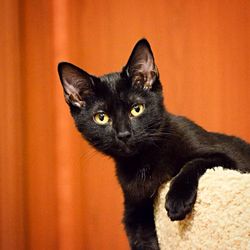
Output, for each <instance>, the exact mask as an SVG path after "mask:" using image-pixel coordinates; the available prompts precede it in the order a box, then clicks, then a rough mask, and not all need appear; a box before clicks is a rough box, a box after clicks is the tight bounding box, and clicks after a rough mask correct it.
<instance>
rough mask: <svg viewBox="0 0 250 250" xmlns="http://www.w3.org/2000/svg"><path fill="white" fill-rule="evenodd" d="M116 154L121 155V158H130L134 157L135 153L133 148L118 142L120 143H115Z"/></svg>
mask: <svg viewBox="0 0 250 250" xmlns="http://www.w3.org/2000/svg"><path fill="white" fill-rule="evenodd" d="M116 152H117V154H119V155H122V156H130V155H134V154H135V153H136V150H135V149H134V147H133V146H131V145H128V144H127V143H124V142H122V141H120V142H117V147H116Z"/></svg>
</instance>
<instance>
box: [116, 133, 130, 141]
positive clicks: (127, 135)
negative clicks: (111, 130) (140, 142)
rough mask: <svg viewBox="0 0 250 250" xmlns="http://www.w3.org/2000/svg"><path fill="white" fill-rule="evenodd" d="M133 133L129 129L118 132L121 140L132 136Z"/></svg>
mask: <svg viewBox="0 0 250 250" xmlns="http://www.w3.org/2000/svg"><path fill="white" fill-rule="evenodd" d="M130 136H131V133H130V132H129V131H122V132H119V133H118V134H117V138H118V139H119V140H121V141H126V140H128V139H129V138H130Z"/></svg>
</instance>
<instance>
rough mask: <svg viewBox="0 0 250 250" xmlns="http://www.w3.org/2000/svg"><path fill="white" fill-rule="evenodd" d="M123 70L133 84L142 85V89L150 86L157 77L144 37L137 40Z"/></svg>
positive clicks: (150, 51)
mask: <svg viewBox="0 0 250 250" xmlns="http://www.w3.org/2000/svg"><path fill="white" fill-rule="evenodd" d="M124 70H125V73H126V75H127V76H128V77H129V78H130V79H131V80H132V84H133V86H142V87H143V88H144V89H151V88H152V85H153V83H154V81H155V80H156V79H157V78H158V70H157V67H156V65H155V62H154V56H153V53H152V50H151V47H150V45H149V43H148V41H147V40H146V39H141V40H139V41H138V42H137V44H136V45H135V47H134V49H133V51H132V53H131V55H130V57H129V60H128V63H127V65H126V66H125V67H124Z"/></svg>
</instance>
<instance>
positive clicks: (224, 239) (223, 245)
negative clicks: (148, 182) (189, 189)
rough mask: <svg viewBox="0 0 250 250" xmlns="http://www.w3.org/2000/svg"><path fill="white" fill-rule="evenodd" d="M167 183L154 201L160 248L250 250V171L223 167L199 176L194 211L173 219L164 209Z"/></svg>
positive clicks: (176, 249) (173, 249)
mask: <svg viewBox="0 0 250 250" xmlns="http://www.w3.org/2000/svg"><path fill="white" fill-rule="evenodd" d="M168 188H169V183H166V184H165V185H163V186H162V187H161V189H160V190H159V195H158V199H157V200H156V203H155V223H156V230H157V236H158V240H159V244H160V248H161V250H168V249H171V250H179V249H181V250H182V249H183V250H188V249H195V250H196V249H202V250H206V249H208V250H213V249H222V250H224V249H225V250H227V249H236V250H239V249H242V250H250V174H241V173H239V172H237V171H233V170H223V169H222V168H221V167H217V168H215V169H211V170H208V171H207V172H206V173H205V174H204V175H203V176H202V177H201V179H200V182H199V189H198V195H197V200H196V203H195V206H194V209H193V211H192V212H191V214H189V215H188V216H187V217H186V218H185V220H183V221H174V222H172V221H171V220H170V219H169V218H168V216H167V212H166V210H165V196H166V193H167V191H168Z"/></svg>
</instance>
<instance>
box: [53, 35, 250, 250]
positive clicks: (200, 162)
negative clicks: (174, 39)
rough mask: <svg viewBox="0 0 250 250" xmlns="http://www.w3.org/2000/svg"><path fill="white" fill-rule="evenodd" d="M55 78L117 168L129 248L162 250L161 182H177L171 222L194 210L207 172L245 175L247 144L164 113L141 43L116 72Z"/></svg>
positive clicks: (63, 66) (90, 137)
mask: <svg viewBox="0 0 250 250" xmlns="http://www.w3.org/2000/svg"><path fill="white" fill-rule="evenodd" d="M58 71H59V75H60V79H61V82H62V86H63V90H64V96H65V99H66V102H67V103H68V105H69V107H70V111H71V114H72V116H73V118H74V120H75V123H76V126H77V128H78V130H79V131H80V133H81V134H82V135H83V136H84V138H85V139H86V140H87V141H88V142H89V143H90V144H91V145H93V146H94V147H95V148H96V149H97V150H99V151H101V152H103V153H104V154H106V155H109V156H111V157H113V159H114V160H115V162H116V173H117V177H118V179H119V182H120V184H121V187H122V190H123V193H124V206H125V211H124V224H125V229H126V232H127V235H128V238H129V242H130V246H131V249H137V250H138V249H143V250H146V249H159V246H158V242H157V237H156V232H155V224H154V216H153V203H154V199H155V196H156V195H157V190H158V188H159V186H160V185H161V184H162V183H163V182H166V181H167V180H170V179H172V178H173V177H174V178H173V180H172V182H171V186H170V190H169V192H168V194H167V196H166V210H167V213H168V216H169V217H170V219H171V220H182V219H184V218H185V216H186V214H187V213H189V212H190V211H191V209H192V207H193V204H194V202H195V199H196V193H197V186H198V180H199V178H200V176H201V175H202V174H204V172H205V171H206V170H207V169H208V168H213V167H215V166H223V167H224V168H230V169H236V170H239V171H241V172H250V145H249V144H247V143H246V142H244V141H243V140H241V139H239V138H236V137H233V136H226V135H223V134H218V133H211V132H207V131H206V130H204V129H203V128H201V127H199V126H198V125H196V124H195V123H193V122H192V121H190V120H188V119H186V118H185V117H181V116H176V115H173V114H170V113H168V112H167V111H166V109H165V108H164V105H163V96H162V85H161V83H160V80H159V73H158V70H157V67H156V65H155V62H154V57H153V54H152V51H151V48H150V45H149V43H148V42H147V41H146V40H145V39H142V40H140V41H139V42H138V43H137V44H136V46H135V47H134V49H133V51H132V54H131V56H130V58H129V60H128V63H127V65H126V66H125V67H124V68H123V69H122V71H121V72H118V73H111V74H107V75H104V76H101V77H95V76H93V75H89V74H88V73H87V72H85V71H83V70H82V69H80V68H78V67H76V66H74V65H72V64H70V63H66V62H62V63H60V64H59V65H58ZM173 240H174V239H173Z"/></svg>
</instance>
